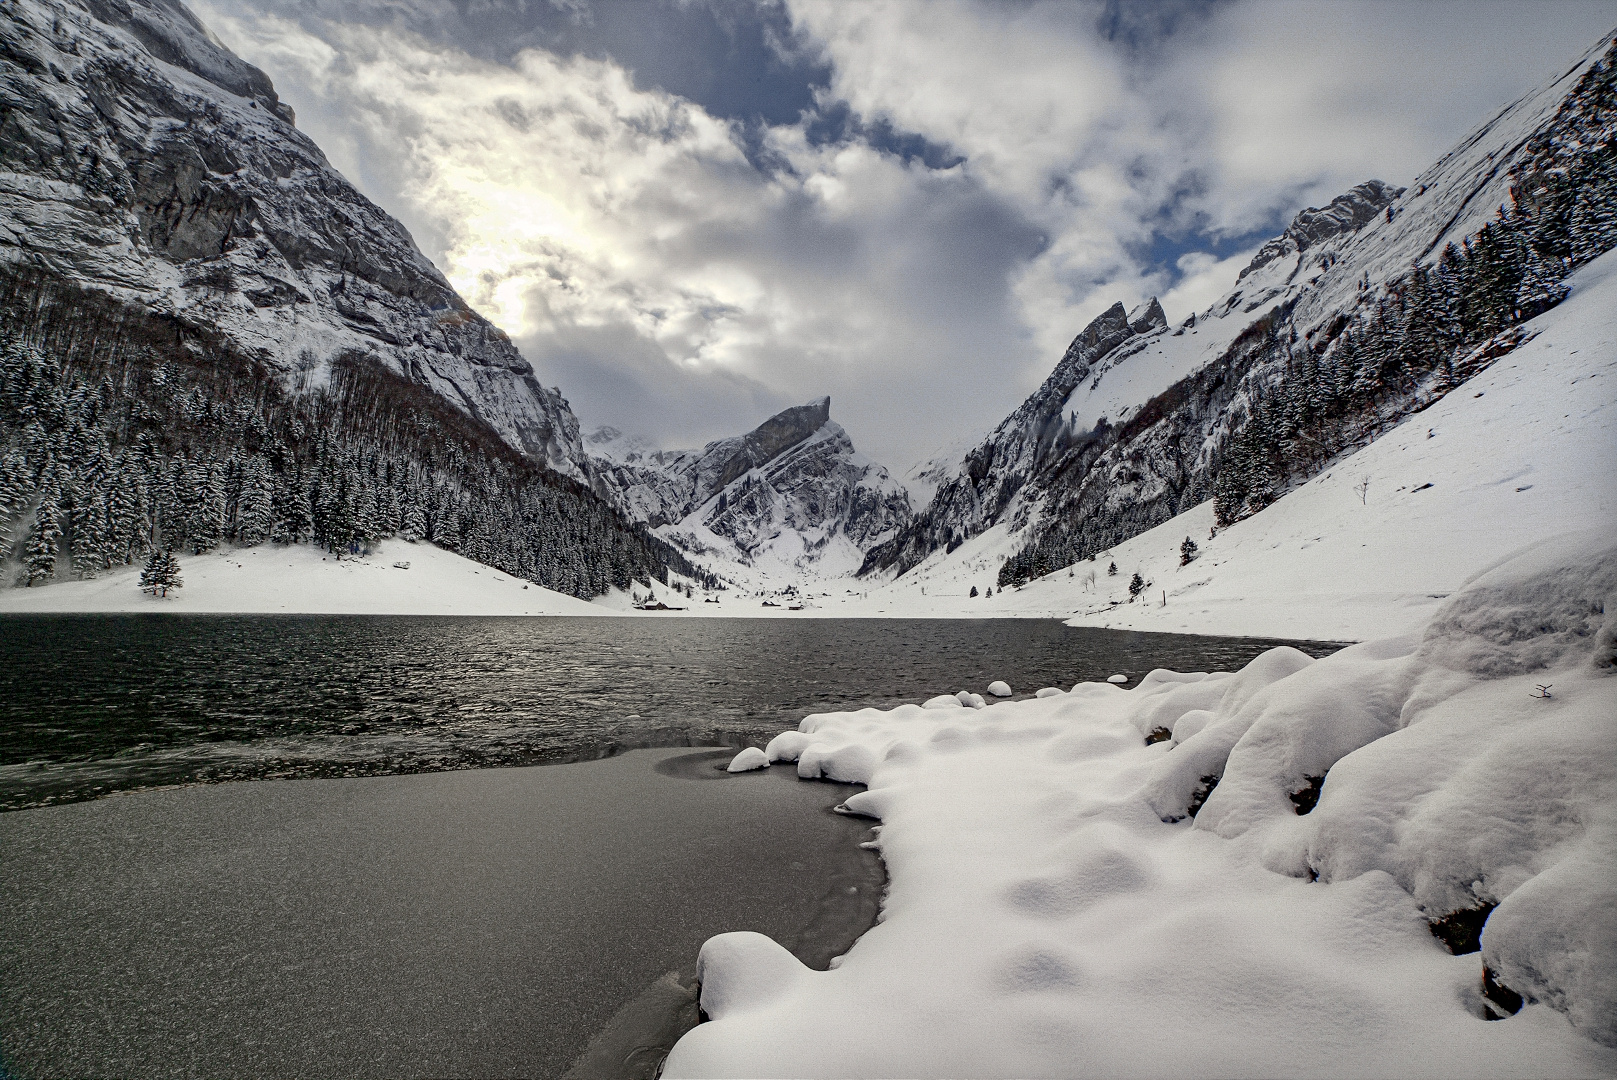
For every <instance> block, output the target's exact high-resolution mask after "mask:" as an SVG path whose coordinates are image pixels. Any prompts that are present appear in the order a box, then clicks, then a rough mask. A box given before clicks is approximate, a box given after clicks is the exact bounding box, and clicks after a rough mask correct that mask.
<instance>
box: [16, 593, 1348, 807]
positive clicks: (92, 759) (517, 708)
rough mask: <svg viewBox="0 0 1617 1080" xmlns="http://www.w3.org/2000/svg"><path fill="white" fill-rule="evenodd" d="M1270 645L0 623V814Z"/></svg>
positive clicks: (167, 620) (389, 620)
mask: <svg viewBox="0 0 1617 1080" xmlns="http://www.w3.org/2000/svg"><path fill="white" fill-rule="evenodd" d="M1276 644H1281V642H1276V641H1272V640H1267V639H1257V638H1214V637H1197V636H1192V635H1184V634H1146V633H1134V632H1128V631H1116V630H1096V629H1080V628H1072V627H1067V626H1063V625H1062V624H1060V623H1058V622H1054V621H1043V620H1022V619H994V620H908V619H891V620H869V619H861V620H831V619H803V620H750V619H669V620H666V621H662V620H656V619H613V618H601V619H565V618H510V619H506V618H470V617H467V618H460V617H421V616H411V617H378V616H260V615H251V616H245V615H244V616H234V615H217V616H206V615H199V616H175V615H40V616H35V615H27V616H20V615H19V616H4V617H0V809H4V810H15V809H22V808H25V807H30V806H42V805H46V804H49V803H54V802H65V801H73V800H80V799H87V798H95V797H97V796H100V795H104V794H108V793H110V792H114V791H120V790H131V789H137V788H144V787H154V786H164V785H169V784H177V783H195V782H214V781H221V780H235V779H268V778H276V777H293V776H362V775H377V774H387V773H409V772H429V771H437V770H444V769H465V768H480V767H488V766H499V765H532V764H543V763H551V762H560V761H580V760H587V759H591V758H598V757H604V756H607V755H610V754H614V753H617V752H619V751H622V750H625V749H631V748H636V747H651V746H715V745H718V746H742V745H747V744H749V743H753V744H757V745H762V744H763V742H764V741H765V740H767V739H769V738H771V737H772V736H774V735H775V734H777V733H779V732H780V731H782V730H785V729H787V728H791V727H795V726H796V724H797V722H798V721H799V720H800V719H802V718H803V717H804V716H806V715H808V714H809V713H812V712H821V711H825V710H828V709H836V708H847V707H861V706H866V705H877V706H891V705H895V704H898V703H901V702H905V701H920V700H922V699H924V698H926V697H929V696H931V695H934V694H939V693H947V692H953V691H957V690H966V689H969V690H973V691H976V692H978V693H981V692H982V691H983V688H984V687H985V686H987V684H988V683H989V682H990V681H991V680H994V679H1004V680H1006V681H1007V682H1009V683H1010V684H1011V686H1012V687H1013V688H1014V689H1016V690H1017V691H1018V692H1019V694H1018V696H1024V695H1025V694H1030V693H1031V692H1032V691H1034V690H1037V689H1038V688H1039V687H1041V686H1061V687H1067V686H1070V685H1071V684H1072V683H1075V682H1078V681H1081V680H1090V679H1105V678H1106V677H1107V676H1110V675H1112V674H1114V673H1118V672H1122V673H1124V674H1127V675H1129V676H1130V677H1131V678H1135V679H1137V678H1139V677H1140V676H1141V675H1144V674H1145V673H1146V672H1147V671H1150V670H1151V669H1152V668H1157V667H1168V668H1174V669H1176V670H1180V671H1211V670H1219V669H1223V670H1233V669H1235V668H1238V667H1240V666H1241V665H1243V664H1245V663H1246V662H1247V661H1248V660H1250V659H1252V658H1253V657H1254V656H1256V655H1258V654H1259V653H1261V652H1263V651H1264V650H1265V649H1268V648H1271V647H1273V646H1274V645H1276ZM1285 644H1292V645H1296V646H1297V647H1299V648H1302V649H1303V650H1305V651H1307V652H1309V653H1311V654H1313V655H1316V656H1323V655H1325V654H1327V653H1329V652H1331V651H1333V650H1334V649H1336V648H1337V647H1338V646H1336V645H1333V644H1329V643H1320V642H1286V643H1285Z"/></svg>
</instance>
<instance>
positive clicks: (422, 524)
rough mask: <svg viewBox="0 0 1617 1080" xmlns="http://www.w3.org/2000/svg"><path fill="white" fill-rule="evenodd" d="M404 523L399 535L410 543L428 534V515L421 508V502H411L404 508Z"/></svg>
mask: <svg viewBox="0 0 1617 1080" xmlns="http://www.w3.org/2000/svg"><path fill="white" fill-rule="evenodd" d="M403 518H404V520H403V524H402V527H401V528H400V529H399V535H400V536H402V537H404V539H406V540H408V541H409V542H410V543H412V544H413V543H415V542H416V541H417V540H421V539H423V538H424V537H425V536H426V535H427V515H426V513H425V512H424V511H423V510H422V509H421V504H420V503H414V502H412V503H410V504H409V505H408V506H406V507H405V508H404V514H403Z"/></svg>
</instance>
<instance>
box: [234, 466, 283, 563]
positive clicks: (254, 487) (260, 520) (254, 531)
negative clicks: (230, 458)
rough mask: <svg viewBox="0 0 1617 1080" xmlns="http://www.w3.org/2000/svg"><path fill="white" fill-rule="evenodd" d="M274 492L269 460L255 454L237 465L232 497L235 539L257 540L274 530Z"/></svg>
mask: <svg viewBox="0 0 1617 1080" xmlns="http://www.w3.org/2000/svg"><path fill="white" fill-rule="evenodd" d="M275 525H276V521H275V492H274V485H273V482H272V481H271V478H270V472H269V463H268V462H266V461H265V460H264V458H263V457H261V456H259V455H256V454H255V455H254V456H252V457H251V458H249V459H248V460H247V461H246V463H245V464H243V465H242V467H241V480H240V493H239V494H238V495H237V497H236V542H237V543H239V544H247V545H252V544H261V543H263V542H264V541H265V540H268V539H269V538H270V535H271V534H272V533H273V532H274V531H275Z"/></svg>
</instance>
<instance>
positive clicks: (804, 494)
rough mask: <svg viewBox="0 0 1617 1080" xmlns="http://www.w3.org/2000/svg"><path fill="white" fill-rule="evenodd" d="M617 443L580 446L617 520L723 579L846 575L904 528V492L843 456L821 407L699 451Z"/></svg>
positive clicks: (609, 439) (845, 449)
mask: <svg viewBox="0 0 1617 1080" xmlns="http://www.w3.org/2000/svg"><path fill="white" fill-rule="evenodd" d="M614 430H615V429H614ZM597 434H601V433H599V432H598V433H597ZM628 441H629V440H627V439H626V438H625V437H624V436H622V435H621V433H614V434H612V435H609V436H604V437H603V438H601V439H600V440H599V442H597V440H596V437H595V436H594V435H592V436H591V438H590V442H591V450H592V452H593V453H595V454H596V455H597V458H596V466H597V475H598V476H599V478H600V482H601V484H602V486H603V487H604V488H606V489H607V491H608V492H609V493H610V495H611V497H612V498H613V499H614V501H616V502H617V504H618V506H619V507H620V508H622V509H623V510H624V512H625V513H627V514H629V515H630V516H631V517H634V518H636V519H637V520H640V521H643V522H645V523H646V524H648V525H650V526H652V527H653V528H654V529H656V530H657V532H658V533H659V535H661V536H663V537H664V538H665V539H668V540H671V541H673V542H674V543H675V544H678V545H679V546H681V547H682V548H684V549H685V550H686V551H687V552H689V553H691V554H692V555H694V556H697V557H699V558H702V559H704V560H705V561H707V562H708V563H709V564H710V566H711V567H712V568H713V569H714V570H716V571H718V572H719V573H721V574H724V575H726V576H729V577H731V578H732V579H736V577H737V575H738V574H740V575H742V576H751V570H752V569H757V568H767V569H766V572H765V575H764V576H765V578H766V579H767V577H768V576H769V574H770V573H774V574H777V575H778V574H782V573H784V574H788V575H797V574H800V573H805V572H808V573H813V574H815V575H817V576H822V577H832V576H838V575H841V574H846V573H850V572H852V571H853V570H854V569H856V568H857V567H858V566H859V564H860V562H861V561H862V560H863V557H864V552H865V551H867V550H869V548H870V547H872V546H874V545H875V544H878V543H881V542H883V541H884V540H886V539H887V538H889V537H890V536H892V535H893V533H895V532H896V531H897V530H898V529H899V528H900V527H901V526H902V525H903V524H905V523H906V522H907V521H908V520H909V516H910V502H909V496H908V494H907V493H906V492H905V490H904V488H903V485H901V484H899V483H898V482H897V481H895V480H894V479H893V478H892V476H891V475H890V474H889V473H888V471H887V469H886V468H884V467H883V466H881V465H879V464H877V463H875V462H873V461H871V460H869V459H868V458H866V457H865V456H864V455H863V454H861V453H859V452H858V451H857V450H856V449H855V448H854V445H853V440H852V439H850V438H849V437H848V433H847V432H846V431H844V430H843V428H842V425H840V424H838V423H837V422H836V421H834V420H832V419H831V399H830V398H829V397H821V398H817V399H815V400H813V401H810V402H807V403H806V404H803V405H794V406H792V407H791V408H788V409H782V410H781V411H780V412H778V413H776V414H775V415H773V416H771V417H769V418H768V419H767V420H765V421H764V422H763V423H761V424H759V425H758V426H757V427H755V428H753V429H752V430H751V431H749V432H747V433H746V434H744V435H733V436H730V437H728V438H723V439H715V440H713V441H712V442H709V443H707V444H706V445H705V446H703V447H702V448H701V449H700V450H675V451H659V452H655V453H641V454H634V453H625V452H623V451H622V450H621V449H620V448H621V447H623V446H624V445H625V444H626V443H627V442H628Z"/></svg>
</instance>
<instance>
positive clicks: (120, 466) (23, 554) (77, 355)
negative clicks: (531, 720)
mask: <svg viewBox="0 0 1617 1080" xmlns="http://www.w3.org/2000/svg"><path fill="white" fill-rule="evenodd" d="M0 309H3V311H4V327H5V330H4V334H3V336H0V545H4V550H5V555H6V557H7V559H8V562H9V563H10V564H11V567H12V569H11V570H10V572H11V573H13V574H15V576H16V577H17V579H18V583H19V584H30V585H31V584H37V583H42V582H48V581H51V580H55V579H66V578H71V577H77V578H87V577H94V576H95V575H96V574H98V573H100V572H102V571H104V570H107V569H110V568H112V567H114V566H120V565H127V564H132V563H137V562H140V561H143V560H144V559H145V558H146V556H147V555H148V553H149V552H150V551H151V550H152V549H153V548H154V547H161V548H170V549H173V550H175V551H177V552H185V551H188V552H191V553H197V554H200V553H202V552H205V551H207V550H209V549H212V548H215V547H218V546H219V545H221V544H226V543H236V544H243V545H253V544H259V543H264V542H269V541H274V542H278V543H283V544H295V543H304V542H313V543H315V544H319V545H321V546H323V547H325V548H327V549H329V550H330V551H332V552H336V553H341V554H346V553H356V552H360V551H363V550H365V549H367V548H368V547H369V546H370V545H372V544H373V543H374V542H375V541H377V540H379V539H382V538H384V537H389V536H398V537H402V538H405V539H419V540H430V541H432V542H433V543H435V544H437V545H439V546H440V547H444V548H447V549H449V550H452V551H456V552H459V553H460V554H462V555H464V556H466V557H467V558H471V559H475V560H477V561H479V562H483V563H486V564H488V565H490V566H494V567H496V568H498V569H500V570H503V571H505V572H506V573H509V574H511V575H513V576H517V577H522V578H526V579H528V580H531V581H534V582H537V583H538V584H540V585H544V586H546V587H547V588H552V589H555V590H557V591H559V592H565V593H570V594H572V595H574V596H580V597H590V596H596V595H599V594H601V593H604V592H606V591H607V590H608V589H610V588H614V587H615V588H620V589H627V588H629V587H630V586H631V584H632V583H633V582H637V581H638V582H647V581H649V580H651V579H652V578H656V579H658V580H663V581H666V579H667V574H668V570H669V569H670V568H673V569H676V570H680V571H685V572H690V571H691V568H690V567H689V566H688V564H687V563H686V562H685V560H684V559H683V557H682V556H680V555H679V554H678V553H677V552H675V551H674V550H672V549H671V548H669V547H668V546H667V545H666V544H664V543H663V542H661V541H659V540H657V539H656V538H654V537H652V536H650V535H648V534H647V533H646V532H645V530H644V529H643V528H642V527H640V526H638V525H636V524H634V523H631V522H629V521H627V520H626V519H624V518H623V516H622V515H621V514H620V513H619V512H618V511H617V510H615V509H613V508H612V507H610V506H608V505H607V504H606V503H605V502H603V501H602V500H601V499H599V498H598V497H596V496H595V495H594V494H593V493H591V492H590V491H588V490H587V489H585V488H583V487H582V486H581V485H579V484H577V483H575V482H574V481H572V480H569V479H567V478H566V477H563V476H560V475H558V474H557V473H555V472H553V471H551V470H549V469H547V468H545V467H544V466H543V465H540V464H536V463H534V462H532V461H529V460H527V459H526V458H524V457H523V456H522V455H521V454H520V453H518V452H517V451H515V450H513V449H512V448H510V447H509V446H508V445H507V444H505V443H504V442H502V441H501V440H500V439H499V438H498V437H496V436H495V435H494V433H493V432H492V431H490V430H489V429H488V428H487V426H486V425H484V424H481V423H479V422H478V421H476V420H475V419H473V418H471V417H468V416H466V415H465V414H464V413H462V412H460V411H459V410H457V409H455V408H453V407H452V406H451V405H449V404H448V403H447V402H445V401H443V400H442V399H441V398H439V397H437V396H435V395H433V394H432V393H431V392H429V391H427V390H426V389H424V388H422V387H419V386H414V385H411V384H409V383H407V382H405V381H404V380H403V379H401V378H400V377H398V376H397V375H394V374H393V373H392V372H390V371H388V370H386V369H385V368H382V367H381V366H380V365H378V364H375V363H374V362H370V361H367V360H365V359H362V358H356V359H353V360H350V361H347V362H343V363H339V364H337V365H335V366H334V367H333V369H332V372H331V379H330V383H329V385H328V386H325V387H322V388H318V389H312V390H306V391H303V392H293V391H289V390H288V388H287V387H286V386H285V385H284V384H283V382H282V381H281V379H280V378H278V377H277V375H276V374H275V373H273V372H271V371H270V370H268V369H266V368H265V367H263V366H262V365H260V364H256V363H254V362H253V360H252V359H251V358H249V357H247V356H245V355H243V354H242V353H241V352H240V351H238V350H235V349H233V348H232V346H231V345H230V343H229V342H227V341H225V340H223V339H220V338H210V337H208V336H207V335H205V334H203V333H201V332H199V331H197V330H196V329H195V328H190V329H188V330H185V331H182V330H181V329H180V327H179V326H178V324H176V323H173V322H172V321H169V320H164V319H162V318H159V317H155V316H152V315H149V314H147V313H145V312H142V311H139V310H137V309H135V308H133V307H131V306H127V305H124V304H121V303H119V302H118V301H116V300H113V299H111V298H109V297H107V296H106V295H104V294H99V293H92V292H89V291H87V290H83V289H79V288H77V287H75V286H73V285H71V284H67V283H64V282H61V281H60V280H57V279H54V278H52V277H51V276H50V275H48V274H45V273H41V272H37V271H30V270H26V269H22V268H16V267H13V268H8V269H6V271H5V272H4V273H3V275H0Z"/></svg>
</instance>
